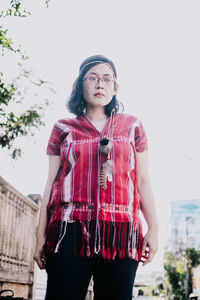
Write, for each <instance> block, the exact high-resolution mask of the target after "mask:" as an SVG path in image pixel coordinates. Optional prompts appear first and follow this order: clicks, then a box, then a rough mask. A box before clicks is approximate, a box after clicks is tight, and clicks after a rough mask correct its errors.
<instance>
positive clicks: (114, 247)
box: [44, 221, 143, 260]
mask: <svg viewBox="0 0 200 300" xmlns="http://www.w3.org/2000/svg"><path fill="white" fill-rule="evenodd" d="M73 224H74V253H75V255H76V256H82V257H97V256H99V255H100V256H102V257H103V258H106V259H115V258H125V257H129V258H132V259H135V260H140V259H141V256H142V243H143V235H142V226H141V223H140V221H139V222H138V223H137V224H136V225H135V226H134V225H133V224H132V223H113V222H105V221H98V226H99V233H100V234H99V239H100V240H99V241H98V244H99V245H100V249H99V252H98V254H97V253H96V252H95V228H96V221H76V222H75V223H73ZM66 229H67V222H62V221H54V222H52V224H50V226H49V228H48V231H47V238H46V243H45V246H44V253H51V254H53V253H55V252H59V251H60V244H61V241H62V239H63V237H64V236H65V234H66V231H67V230H66Z"/></svg>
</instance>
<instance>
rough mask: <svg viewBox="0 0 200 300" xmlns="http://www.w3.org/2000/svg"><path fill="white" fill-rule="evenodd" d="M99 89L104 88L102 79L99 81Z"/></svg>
mask: <svg viewBox="0 0 200 300" xmlns="http://www.w3.org/2000/svg"><path fill="white" fill-rule="evenodd" d="M97 88H104V84H103V79H102V78H101V77H99V78H98V80H97Z"/></svg>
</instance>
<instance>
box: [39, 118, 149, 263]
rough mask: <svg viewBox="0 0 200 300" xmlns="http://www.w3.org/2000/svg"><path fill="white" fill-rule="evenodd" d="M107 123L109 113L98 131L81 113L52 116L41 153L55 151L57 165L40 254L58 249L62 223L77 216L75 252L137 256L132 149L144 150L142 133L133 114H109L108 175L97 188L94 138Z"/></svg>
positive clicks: (139, 237) (98, 157)
mask: <svg viewBox="0 0 200 300" xmlns="http://www.w3.org/2000/svg"><path fill="white" fill-rule="evenodd" d="M109 124H110V118H109V119H108V120H107V122H106V124H105V126H104V128H103V130H102V131H101V132H100V131H98V130H97V129H96V128H95V127H94V126H93V125H92V124H91V122H90V121H89V120H88V119H87V118H86V117H84V116H78V117H75V118H72V119H67V118H66V119H61V120H58V121H57V122H56V123H55V124H54V126H53V129H52V132H51V135H50V138H49V141H48V146H47V154H48V155H60V158H61V164H60V168H59V170H58V173H57V175H56V177H55V179H54V182H53V184H52V188H51V193H50V198H49V202H48V205H47V214H48V222H47V230H46V243H45V246H44V252H45V253H56V252H59V249H60V243H61V241H62V239H63V237H64V236H65V233H66V227H67V224H68V223H70V222H75V221H79V222H80V225H81V235H82V238H81V240H82V242H81V248H80V249H78V252H79V254H80V255H81V256H85V257H95V256H96V255H99V254H100V255H101V256H102V257H103V258H107V259H114V258H115V257H119V258H124V257H129V258H132V259H135V260H140V259H141V255H142V253H141V250H142V243H143V234H142V226H141V220H140V217H139V210H140V203H141V199H140V193H139V187H138V174H137V157H136V152H143V151H144V150H146V149H147V138H146V134H145V131H144V128H143V125H142V123H141V122H140V121H139V120H138V119H137V118H136V117H134V116H130V115H126V114H118V113H117V114H115V115H114V117H113V125H112V126H113V131H112V136H111V138H110V139H111V142H112V149H111V153H110V159H111V160H112V161H113V170H112V180H111V181H107V189H103V188H102V187H101V186H100V172H101V168H102V164H103V163H104V162H105V161H106V155H105V154H104V153H102V152H101V151H100V142H101V140H102V139H103V138H104V136H106V134H107V132H108V130H110V128H109ZM74 248H76V241H75V246H74ZM76 250H77V249H76Z"/></svg>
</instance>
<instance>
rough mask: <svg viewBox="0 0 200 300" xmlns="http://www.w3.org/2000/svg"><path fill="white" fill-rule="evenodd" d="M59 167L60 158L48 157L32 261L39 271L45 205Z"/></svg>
mask: <svg viewBox="0 0 200 300" xmlns="http://www.w3.org/2000/svg"><path fill="white" fill-rule="evenodd" d="M59 167H60V156H59V155H49V171H48V178H47V182H46V185H45V189H44V193H43V196H42V200H41V207H40V215H39V221H38V225H37V229H36V246H35V253H34V260H35V261H36V262H37V264H38V267H39V268H40V269H44V268H45V263H46V262H45V256H44V254H43V253H42V250H43V246H44V243H45V239H46V227H47V204H48V202H49V197H50V193H51V187H52V184H53V181H54V179H55V177H56V174H57V172H58V169H59Z"/></svg>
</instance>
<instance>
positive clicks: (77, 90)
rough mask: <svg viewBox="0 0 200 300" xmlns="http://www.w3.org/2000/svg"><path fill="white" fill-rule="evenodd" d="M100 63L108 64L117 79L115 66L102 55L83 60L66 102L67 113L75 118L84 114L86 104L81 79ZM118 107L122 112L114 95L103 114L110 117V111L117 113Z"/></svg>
mask: <svg viewBox="0 0 200 300" xmlns="http://www.w3.org/2000/svg"><path fill="white" fill-rule="evenodd" d="M101 62H103V63H107V64H109V65H110V66H111V68H112V70H113V72H114V76H115V78H117V72H116V69H115V66H114V64H113V62H112V61H111V60H109V59H108V58H106V57H104V56H102V55H93V56H90V57H88V58H87V59H85V60H84V61H83V62H82V64H81V65H80V69H79V72H80V73H79V76H78V78H77V79H76V81H75V82H74V84H73V90H72V93H71V95H70V97H69V99H68V101H67V109H68V110H69V112H71V113H73V114H75V115H77V116H80V115H84V114H85V113H86V105H87V103H86V101H85V99H84V96H83V77H84V76H85V74H86V73H87V71H88V70H89V69H90V68H92V67H93V66H95V65H97V64H99V63H101ZM120 106H121V107H122V110H123V105H122V104H121V103H120V102H119V101H118V100H117V98H116V95H114V96H113V98H112V100H111V101H110V103H108V104H107V105H106V106H105V108H104V109H105V114H106V115H107V116H108V117H110V115H111V112H112V110H113V109H114V111H115V112H117V111H119V107H120Z"/></svg>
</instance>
